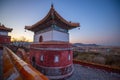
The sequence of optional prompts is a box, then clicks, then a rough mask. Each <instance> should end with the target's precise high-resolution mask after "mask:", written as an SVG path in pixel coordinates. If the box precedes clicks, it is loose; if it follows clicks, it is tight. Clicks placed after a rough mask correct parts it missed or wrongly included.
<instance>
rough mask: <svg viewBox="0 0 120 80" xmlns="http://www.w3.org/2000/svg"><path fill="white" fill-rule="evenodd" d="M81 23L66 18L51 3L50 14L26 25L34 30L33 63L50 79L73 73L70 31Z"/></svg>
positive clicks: (31, 57)
mask: <svg viewBox="0 0 120 80" xmlns="http://www.w3.org/2000/svg"><path fill="white" fill-rule="evenodd" d="M77 27H79V23H73V22H69V21H67V20H65V19H64V18H63V17H61V16H60V15H59V14H58V12H57V11H56V10H55V9H54V6H53V5H51V9H50V10H49V12H48V14H47V15H46V16H45V17H44V18H43V19H42V20H40V21H38V22H37V23H35V24H33V25H31V26H25V29H27V30H30V31H32V32H34V42H33V43H32V44H31V45H30V61H31V63H32V65H33V66H34V67H35V68H37V69H38V70H39V71H40V72H42V73H43V74H44V75H46V76H47V77H48V78H50V79H62V78H65V77H68V76H70V75H71V74H72V73H73V70H74V68H73V52H72V45H71V44H70V43H69V33H68V31H69V30H71V29H73V28H77Z"/></svg>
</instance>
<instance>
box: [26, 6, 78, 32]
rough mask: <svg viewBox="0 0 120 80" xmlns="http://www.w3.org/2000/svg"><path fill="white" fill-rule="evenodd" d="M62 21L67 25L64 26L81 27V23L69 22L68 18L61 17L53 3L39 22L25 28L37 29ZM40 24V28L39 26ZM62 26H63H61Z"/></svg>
mask: <svg viewBox="0 0 120 80" xmlns="http://www.w3.org/2000/svg"><path fill="white" fill-rule="evenodd" d="M59 23H62V25H65V26H64V27H66V28H67V29H72V28H76V27H79V26H80V24H79V23H73V22H68V21H67V20H65V19H64V18H63V17H61V16H60V15H59V14H58V13H57V11H56V10H55V9H54V7H53V5H51V9H50V11H49V12H48V14H47V15H46V16H45V17H44V18H43V19H42V20H40V21H38V22H37V23H35V24H33V25H32V26H25V29H28V30H31V31H34V30H35V28H36V29H42V28H40V27H43V25H45V24H46V25H51V24H56V25H57V24H59ZM38 26H39V28H38ZM60 27H62V26H60Z"/></svg>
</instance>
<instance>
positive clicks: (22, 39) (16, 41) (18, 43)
mask: <svg viewBox="0 0 120 80" xmlns="http://www.w3.org/2000/svg"><path fill="white" fill-rule="evenodd" d="M11 41H12V43H11V44H12V45H14V46H26V45H28V44H29V40H27V39H26V38H25V37H24V36H22V37H20V38H19V39H18V38H14V37H13V38H12V39H11Z"/></svg>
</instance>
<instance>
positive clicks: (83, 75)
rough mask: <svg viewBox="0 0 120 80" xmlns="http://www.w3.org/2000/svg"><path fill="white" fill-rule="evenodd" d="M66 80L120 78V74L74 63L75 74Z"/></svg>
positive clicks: (111, 79)
mask: <svg viewBox="0 0 120 80" xmlns="http://www.w3.org/2000/svg"><path fill="white" fill-rule="evenodd" d="M65 80H120V74H117V73H109V72H106V71H104V70H100V69H93V68H90V67H85V66H82V65H79V64H74V72H73V75H72V76H71V77H69V78H67V79H65Z"/></svg>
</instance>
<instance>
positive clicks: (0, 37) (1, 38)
mask: <svg viewBox="0 0 120 80" xmlns="http://www.w3.org/2000/svg"><path fill="white" fill-rule="evenodd" d="M11 31H12V28H7V27H6V26H4V25H2V24H1V23H0V47H2V45H5V44H8V43H10V42H11V41H10V40H11V37H10V36H8V32H11Z"/></svg>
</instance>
